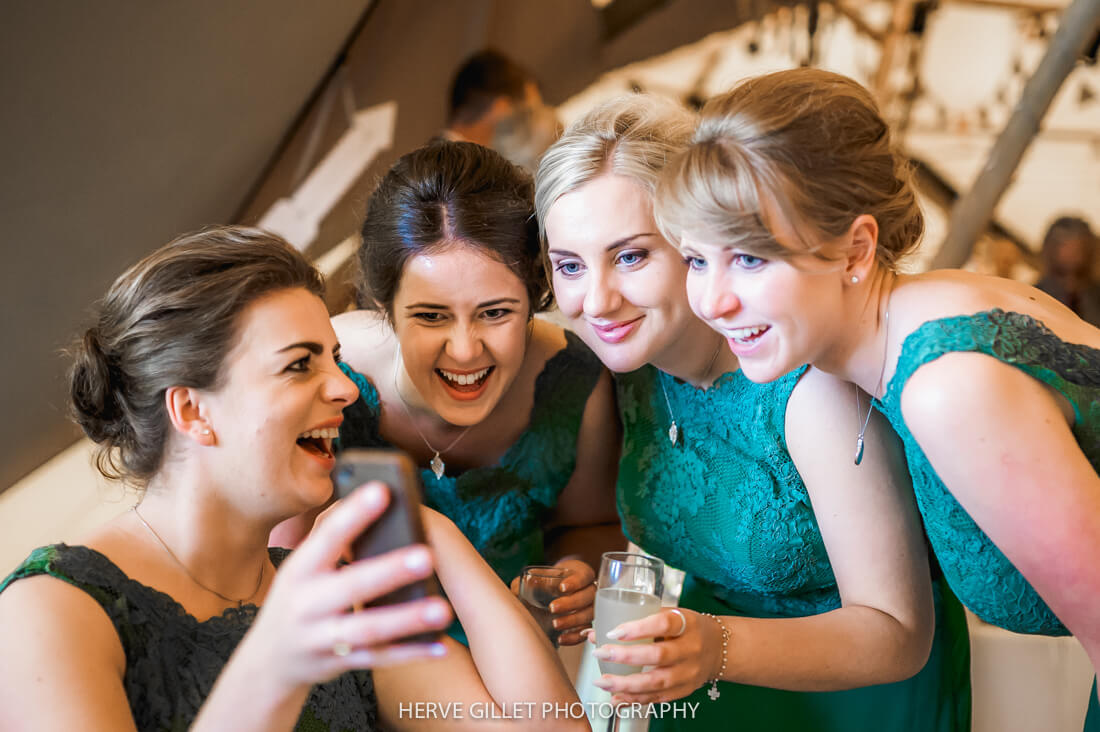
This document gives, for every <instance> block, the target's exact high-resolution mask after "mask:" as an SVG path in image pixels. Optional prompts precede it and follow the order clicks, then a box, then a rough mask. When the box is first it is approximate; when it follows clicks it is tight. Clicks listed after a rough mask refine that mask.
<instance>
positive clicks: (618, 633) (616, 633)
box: [607, 628, 626, 640]
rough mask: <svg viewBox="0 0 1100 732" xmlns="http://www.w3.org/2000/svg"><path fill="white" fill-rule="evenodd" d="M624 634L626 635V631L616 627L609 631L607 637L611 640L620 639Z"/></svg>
mask: <svg viewBox="0 0 1100 732" xmlns="http://www.w3.org/2000/svg"><path fill="white" fill-rule="evenodd" d="M624 635H626V633H624V632H623V631H622V630H621V629H619V628H615V629H614V630H609V631H607V637H608V638H610V639H611V640H619V639H620V638H622V637H623V636H624Z"/></svg>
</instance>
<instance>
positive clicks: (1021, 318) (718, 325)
mask: <svg viewBox="0 0 1100 732" xmlns="http://www.w3.org/2000/svg"><path fill="white" fill-rule="evenodd" d="M657 217H658V220H659V222H660V223H661V224H662V226H663V228H664V230H665V231H666V233H667V234H668V235H669V236H670V238H671V241H673V242H675V243H676V245H677V247H678V248H679V249H680V251H681V253H682V254H683V255H684V257H685V258H686V259H687V261H688V262H689V265H690V273H689V274H688V276H687V289H688V296H689V299H690V300H691V305H692V309H693V310H694V311H695V313H696V314H698V315H699V316H700V317H701V318H702V319H703V320H705V321H707V323H708V324H709V325H710V326H711V327H712V328H714V329H715V330H717V331H719V332H720V333H722V334H723V335H724V336H725V337H726V339H727V342H728V343H729V346H730V348H731V349H732V350H733V352H734V353H735V354H737V356H738V357H739V359H740V362H741V365H742V368H743V369H744V371H745V374H746V376H748V377H749V378H751V379H752V380H754V381H757V382H769V381H773V380H775V379H779V378H781V377H783V375H784V374H786V373H788V372H789V371H791V369H795V368H798V367H800V366H801V365H802V364H805V363H810V364H812V365H813V366H815V367H817V368H819V369H821V370H822V371H825V372H828V373H831V374H834V375H836V376H838V377H840V378H841V379H844V380H846V381H849V382H852V383H853V384H854V385H855V386H853V387H852V399H853V405H854V406H858V408H859V410H860V412H859V414H858V415H854V416H853V417H852V419H851V422H850V423H849V424H848V425H845V424H843V423H841V424H838V425H836V429H837V430H847V431H848V432H849V434H850V440H851V450H852V455H853V457H854V459H855V460H857V461H858V459H859V455H860V454H861V453H860V451H861V448H862V442H863V440H862V438H863V431H862V424H863V421H864V419H865V416H864V415H865V414H867V413H868V410H870V409H872V408H873V407H872V405H871V404H868V403H867V401H866V400H865V399H864V400H861V397H860V391H859V389H862V390H863V391H865V392H867V393H868V394H870V395H871V396H872V397H874V402H873V404H874V407H875V408H877V409H879V410H880V411H881V412H882V413H883V414H885V415H886V417H887V418H888V419H889V420H890V422H891V423H892V424H893V426H894V428H895V429H896V430H897V432H898V434H899V436H900V437H901V438H902V440H903V442H904V443H905V449H906V456H907V458H908V464H909V471H910V474H911V475H912V479H913V488H914V491H915V492H916V497H917V504H918V506H919V508H920V511H921V515H922V517H923V519H924V526H925V529H926V531H927V534H928V538H929V540H930V542H931V545H932V548H933V550H934V551H935V554H936V557H937V558H938V560H939V565H940V566H941V567H942V568H943V572H944V575H945V576H946V577H947V580H948V582H949V583H950V585H951V588H952V590H954V592H955V594H956V595H958V597H959V599H960V600H961V601H962V602H963V604H965V605H966V606H968V607H969V608H970V609H971V610H973V611H974V613H975V614H976V615H978V616H979V617H981V618H982V619H984V620H986V621H987V622H989V623H992V624H994V625H999V626H1001V627H1003V628H1007V629H1009V630H1013V631H1016V632H1020V633H1038V634H1047V635H1066V634H1068V633H1073V634H1074V635H1075V636H1077V638H1078V640H1080V642H1081V644H1082V645H1083V646H1084V648H1085V651H1086V652H1087V653H1088V655H1089V657H1090V659H1091V660H1092V663H1093V666H1094V667H1096V666H1097V665H1100V613H1097V612H1096V608H1097V606H1098V603H1100V564H1098V563H1097V562H1096V557H1097V556H1100V476H1098V474H1097V471H1098V468H1100V331H1098V330H1097V329H1096V328H1094V327H1092V326H1090V325H1089V324H1088V323H1086V322H1084V321H1082V320H1081V319H1080V318H1078V317H1077V316H1076V315H1074V314H1073V313H1072V312H1071V311H1070V310H1069V309H1068V308H1067V307H1065V306H1064V305H1063V304H1061V303H1059V302H1058V301H1056V300H1055V299H1054V298H1052V297H1050V296H1049V295H1046V294H1044V293H1043V292H1041V291H1039V290H1037V289H1035V288H1033V287H1029V286H1027V285H1024V284H1022V283H1018V282H1014V281H1011V280H1005V279H1000V278H994V277H984V276H981V275H976V274H972V273H967V272H961V271H949V270H945V271H933V272H926V273H922V274H916V275H906V274H901V273H899V272H898V270H897V263H898V261H899V260H900V259H901V258H902V257H903V256H904V255H905V254H906V253H908V252H910V251H912V250H913V249H914V248H915V247H916V246H917V245H918V243H919V242H920V237H921V234H922V231H923V221H922V217H921V213H920V209H919V208H918V206H917V201H916V198H915V195H914V193H913V188H912V185H911V184H910V180H909V172H908V167H907V164H906V162H905V160H904V158H903V157H902V156H901V155H900V154H899V153H898V152H897V150H896V149H895V148H894V146H893V144H892V142H891V137H890V130H889V128H888V127H887V125H886V123H885V122H884V121H883V120H882V118H881V116H880V115H879V113H878V110H877V108H876V107H875V104H874V101H873V100H872V98H871V95H870V94H869V93H868V92H867V90H866V89H864V88H863V87H861V86H860V85H859V84H857V83H856V82H854V81H852V80H851V79H848V78H845V77H843V76H839V75H837V74H832V73H829V72H826V71H820V70H814V69H798V70H793V71H783V72H778V73H774V74H768V75H765V76H761V77H758V78H754V79H750V80H749V81H747V82H745V83H743V84H741V85H740V86H738V87H736V88H735V89H734V90H733V91H731V92H729V93H727V94H724V95H722V96H719V97H717V98H715V99H713V100H711V102H709V103H708V105H707V106H706V108H705V109H704V110H703V113H702V119H701V122H700V124H699V127H698V129H697V130H696V133H695V136H694V139H693V141H692V144H691V145H690V147H689V148H688V149H687V150H686V152H684V153H683V154H681V155H680V156H679V157H678V158H677V159H676V160H674V161H673V162H672V163H671V164H670V166H669V168H668V169H667V171H666V175H665V177H664V178H663V180H662V183H661V186H660V188H659V190H658V196H657ZM1095 696H1096V695H1095V693H1094V694H1093V699H1092V700H1091V701H1092V704H1093V711H1092V719H1093V720H1094V722H1093V723H1094V724H1097V725H1100V716H1098V715H1097V714H1096V710H1095V705H1096V703H1097V700H1096V698H1095Z"/></svg>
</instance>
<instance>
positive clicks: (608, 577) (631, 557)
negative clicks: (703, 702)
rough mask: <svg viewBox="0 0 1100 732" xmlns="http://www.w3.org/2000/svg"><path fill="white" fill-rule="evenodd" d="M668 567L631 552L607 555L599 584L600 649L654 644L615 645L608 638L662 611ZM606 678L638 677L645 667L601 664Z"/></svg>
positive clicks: (628, 642)
mask: <svg viewBox="0 0 1100 732" xmlns="http://www.w3.org/2000/svg"><path fill="white" fill-rule="evenodd" d="M664 568H665V564H664V562H662V561H661V560H660V559H657V558H656V557H650V556H646V555H645V554H631V553H629V552H607V553H605V554H604V555H603V560H602V561H601V562H600V574H599V577H598V578H597V580H596V608H595V611H596V618H595V622H594V623H593V625H594V629H595V631H596V646H597V647H599V646H602V645H604V644H605V643H618V644H619V645H628V646H633V645H638V644H640V643H652V642H653V639H652V638H645V639H641V640H633V641H612V640H609V639H608V637H607V634H608V633H609V632H610V631H611V630H614V629H615V628H616V627H618V626H619V625H622V624H623V623H626V622H629V621H631V620H640V619H642V618H644V617H647V616H649V615H652V614H653V613H655V612H657V611H658V610H660V609H661V593H662V585H661V583H662V576H663V574H664ZM599 663H600V671H601V672H603V673H605V674H616V675H625V674H636V673H638V672H639V671H641V670H642V667H641V666H633V665H628V664H623V663H611V662H610V661H603V660H601V661H600V662H599Z"/></svg>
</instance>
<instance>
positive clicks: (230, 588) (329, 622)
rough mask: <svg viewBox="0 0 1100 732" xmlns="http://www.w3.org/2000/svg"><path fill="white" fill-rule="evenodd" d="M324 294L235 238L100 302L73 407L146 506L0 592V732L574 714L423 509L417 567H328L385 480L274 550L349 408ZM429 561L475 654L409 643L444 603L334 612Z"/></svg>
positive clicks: (134, 280) (439, 521)
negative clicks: (458, 711) (437, 707)
mask: <svg viewBox="0 0 1100 732" xmlns="http://www.w3.org/2000/svg"><path fill="white" fill-rule="evenodd" d="M321 293H322V282H321V277H320V275H319V274H318V273H317V272H316V270H314V269H313V267H312V266H310V264H309V263H308V262H307V261H306V260H305V259H303V258H302V256H301V255H300V254H299V253H298V252H297V251H295V250H294V249H293V248H292V247H291V246H289V245H288V244H287V243H286V242H284V241H282V240H281V239H278V238H276V237H273V236H271V235H268V234H265V233H264V232H261V231H259V230H256V229H246V228H215V229H209V230H206V231H202V232H199V233H196V234H191V235H187V236H184V237H181V238H179V239H177V240H175V241H173V242H172V243H170V244H168V245H167V246H165V247H163V248H161V249H159V250H157V251H156V252H154V253H153V254H151V255H149V256H148V257H146V258H145V259H143V260H142V261H140V262H138V263H137V264H136V265H134V266H133V267H132V268H130V269H129V270H128V271H127V272H126V273H125V274H123V275H122V276H121V277H120V278H119V279H118V280H117V281H116V282H115V283H114V285H113V286H112V287H111V289H110V291H109V292H108V293H107V296H106V298H105V299H104V300H103V302H102V303H101V305H100V307H99V313H98V318H97V321H96V323H95V325H94V326H93V327H91V328H89V329H88V330H87V331H86V332H85V333H84V335H83V338H82V339H81V341H80V343H79V344H78V345H77V346H76V347H75V349H74V351H75V354H74V355H75V364H74V366H73V369H72V373H71V391H72V406H73V411H74V414H75V417H76V420H77V421H78V422H79V423H80V425H81V427H83V429H84V432H85V434H87V436H88V437H89V438H90V439H91V440H92V441H94V442H95V443H97V444H98V446H99V460H98V463H99V467H100V469H101V471H102V472H103V473H104V474H105V475H107V476H109V477H115V478H123V479H125V480H127V481H128V482H129V483H131V484H133V485H135V486H137V487H140V488H141V489H142V492H141V501H140V503H139V504H138V505H137V506H136V507H135V508H134V509H133V510H132V511H129V512H126V513H124V514H123V515H122V516H120V517H118V518H117V519H115V520H113V521H111V522H110V523H108V524H106V525H105V526H102V527H100V528H98V529H96V530H94V531H93V532H91V534H90V535H88V536H87V537H86V538H85V539H84V540H83V541H82V543H81V544H79V545H68V544H54V545H51V546H46V547H41V548H39V549H36V550H35V551H34V552H33V553H32V554H31V556H30V557H29V558H28V559H27V560H25V561H24V562H23V564H22V565H20V567H19V568H17V569H16V571H15V572H14V573H13V574H11V575H10V576H9V577H8V578H7V579H6V580H4V581H3V583H2V584H0V647H2V648H3V649H4V663H3V664H2V665H0V727H2V728H4V729H80V730H130V729H141V730H166V729H195V730H205V729H218V730H226V729H233V730H278V729H291V728H300V729H308V730H347V729H355V730H372V729H378V728H380V727H381V726H383V725H384V726H385V727H386V728H387V729H391V728H393V729H407V728H411V727H416V726H417V725H418V724H420V722H419V720H418V718H417V717H416V715H414V714H411V713H410V712H409V711H408V710H409V709H410V708H413V707H415V705H417V704H418V703H421V702H428V701H430V702H436V703H440V704H443V705H446V704H448V703H454V704H460V705H464V706H465V707H470V706H471V705H474V704H477V705H481V708H483V709H484V710H485V711H486V714H495V715H497V716H496V717H494V718H499V715H500V714H502V713H503V712H504V710H505V709H511V708H513V705H514V703H516V702H531V701H539V702H546V703H553V704H564V703H567V702H569V701H575V700H576V695H575V694H574V693H573V690H572V688H571V687H570V685H569V681H568V679H567V678H566V677H565V674H564V673H563V672H562V670H561V667H560V664H559V662H558V660H557V657H556V655H555V654H554V652H553V650H552V648H551V647H550V645H549V643H547V641H546V639H545V637H543V636H542V634H541V632H540V631H539V629H538V627H537V625H535V623H534V622H533V620H532V619H531V618H530V616H529V615H528V614H527V613H526V612H525V611H524V609H523V608H522V607H521V606H520V605H519V603H518V602H517V601H516V600H515V598H514V597H512V595H511V593H509V592H508V590H507V589H506V588H504V587H503V586H502V585H501V584H500V582H499V580H497V578H496V576H495V575H494V574H493V573H492V571H491V570H490V569H489V568H488V566H486V565H485V563H484V562H483V561H482V560H481V558H480V557H478V555H477V553H476V552H475V551H474V549H473V547H471V546H470V544H469V542H467V541H466V540H465V539H464V538H463V537H462V535H461V534H460V533H459V532H458V530H457V529H456V528H455V526H454V524H452V523H451V522H450V521H448V520H446V519H445V518H444V517H442V516H440V515H439V514H437V513H435V512H432V511H425V512H424V521H425V524H426V529H427V534H428V541H429V544H430V548H431V551H429V547H426V546H424V545H413V546H408V547H404V548H402V549H398V550H395V551H393V552H390V553H387V554H384V555H381V556H379V557H375V558H371V559H366V560H361V561H356V562H352V563H350V564H347V565H344V564H343V563H342V562H341V557H342V556H344V555H345V554H346V553H347V552H348V549H349V546H350V544H351V542H352V540H354V539H355V538H356V537H357V536H358V535H359V534H360V533H361V532H362V530H363V529H364V528H366V527H367V526H368V525H370V524H371V522H372V521H374V520H375V519H377V518H378V517H379V515H381V513H382V511H383V510H384V509H385V507H386V503H387V501H388V493H387V491H386V489H385V486H383V485H381V484H378V483H371V484H368V485H367V486H365V487H362V488H361V489H359V490H358V491H356V492H355V493H353V494H352V495H351V496H349V497H348V498H347V499H345V500H343V501H340V502H339V503H338V504H337V505H336V506H335V507H334V508H333V509H332V511H331V514H330V515H329V517H328V518H327V519H326V520H325V521H323V522H321V524H320V526H318V527H317V529H316V530H315V531H314V532H313V533H312V534H311V535H310V536H309V537H308V538H306V539H305V540H304V541H303V542H302V544H301V546H300V547H299V548H298V549H297V550H295V552H294V553H293V554H290V555H289V556H288V552H287V551H286V550H284V549H270V550H269V549H268V547H267V540H268V535H269V534H270V532H271V530H272V528H273V527H274V526H275V525H276V524H278V523H279V522H280V521H283V520H285V519H287V518H289V517H291V516H294V515H296V514H300V513H301V512H303V511H306V510H308V509H311V508H314V507H316V506H319V505H321V504H323V503H325V502H326V501H327V500H328V499H329V496H330V495H331V493H332V481H331V479H330V478H329V473H330V471H331V470H332V468H333V464H334V458H333V455H332V440H333V437H334V435H335V433H336V431H337V428H338V427H339V425H340V423H341V422H342V421H343V415H342V413H343V410H344V408H345V407H346V406H347V405H348V404H350V403H351V402H352V401H353V400H354V399H355V398H356V395H357V392H356V389H355V385H354V384H353V383H352V382H351V381H350V380H349V379H348V378H347V377H346V376H344V374H343V373H342V372H341V371H340V369H339V366H338V362H339V350H340V346H339V343H338V342H337V340H336V335H335V333H334V332H333V330H332V326H331V324H330V323H329V318H328V312H327V310H326V309H325V305H324V303H323V302H322V300H321V297H320V296H321ZM433 565H434V566H435V570H436V573H437V575H438V577H439V579H440V581H441V584H442V585H443V587H444V589H445V591H446V593H447V597H448V599H449V600H450V603H451V606H453V609H454V611H455V614H456V615H457V616H458V617H459V618H460V619H461V620H462V622H463V623H464V625H465V627H466V629H467V632H468V633H469V634H470V637H471V639H473V640H474V643H473V646H474V648H475V650H474V653H473V654H472V655H471V652H470V651H468V650H467V649H466V648H464V647H462V646H460V645H458V644H456V643H454V642H453V641H451V640H450V639H442V640H441V641H439V642H435V643H410V642H405V641H402V639H403V638H406V637H407V636H410V635H413V634H417V633H422V632H432V631H435V632H438V631H439V630H440V629H442V628H444V627H446V625H447V624H448V622H449V621H450V619H451V608H450V607H448V605H447V603H446V602H444V601H443V600H442V599H440V598H427V599H424V600H418V601H414V602H410V603H405V604H401V605H389V606H381V607H373V608H369V609H365V610H358V611H355V612H350V611H349V610H348V608H351V607H361V606H363V605H365V604H367V603H369V602H370V601H371V600H373V599H375V598H378V597H381V596H383V595H385V594H387V593H389V592H390V591H392V590H393V589H395V588H397V587H400V586H402V585H405V584H408V583H410V582H412V581H414V580H417V579H420V578H423V577H426V576H428V575H430V574H431V572H432V569H433ZM496 649H500V650H496ZM516 658H522V659H523V663H519V664H517V663H516V662H515V659H516ZM569 724H571V723H570V721H569V720H563V719H546V720H542V719H541V718H535V719H524V720H522V721H521V720H516V721H514V722H512V725H513V726H514V727H516V728H521V729H529V728H531V727H532V725H534V726H543V727H546V728H553V729H559V728H561V727H562V726H563V725H569ZM574 726H576V725H574Z"/></svg>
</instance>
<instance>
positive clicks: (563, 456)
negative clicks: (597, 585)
mask: <svg viewBox="0 0 1100 732" xmlns="http://www.w3.org/2000/svg"><path fill="white" fill-rule="evenodd" d="M565 335H566V346H565V348H563V349H562V350H560V351H558V352H557V353H556V354H555V355H554V356H552V357H551V358H550V359H549V360H548V361H547V362H546V366H545V367H543V370H542V372H541V373H540V374H539V375H538V378H537V379H536V381H535V397H534V405H533V406H532V408H531V419H530V421H529V422H528V427H527V429H526V430H525V431H524V432H523V434H522V435H520V437H519V439H518V440H516V442H515V443H514V444H513V445H512V446H511V447H510V448H508V451H507V452H506V453H505V454H504V456H503V457H501V459H500V461H499V462H498V463H497V464H495V465H489V466H485V467H480V468H471V469H470V470H467V471H465V472H463V473H461V474H459V475H457V476H456V475H446V474H444V475H443V477H442V478H436V477H435V474H434V473H432V471H431V470H429V469H427V468H424V469H422V470H421V473H420V475H421V479H422V482H423V487H424V502H425V503H426V504H427V505H428V506H430V507H431V508H434V509H435V510H437V511H439V512H440V513H442V514H444V515H445V516H447V517H448V518H450V519H451V520H452V521H454V522H455V524H456V525H457V526H458V528H459V529H460V530H461V531H462V533H463V534H465V535H466V538H467V539H469V540H470V543H471V544H473V545H474V547H476V548H477V550H478V552H479V553H480V554H481V556H482V557H484V558H485V561H487V562H488V563H489V566H491V567H492V568H493V570H494V571H495V572H496V573H497V574H498V575H499V576H500V578H501V579H502V580H504V581H505V582H506V583H507V582H511V581H512V579H513V578H515V577H517V576H518V575H519V573H520V570H521V569H523V567H524V565H527V564H539V563H541V562H543V561H544V559H545V557H544V554H543V526H544V525H545V523H546V519H547V517H548V516H549V514H550V512H551V510H552V509H553V508H554V506H555V505H556V504H557V502H558V496H559V495H561V492H562V489H563V488H565V485H566V484H567V483H568V482H569V478H570V477H571V476H572V475H573V469H574V467H575V466H576V462H577V435H578V433H579V431H580V424H581V416H582V415H583V414H584V407H585V404H586V403H587V401H588V396H589V395H590V394H591V393H592V389H593V388H594V387H595V386H596V381H597V380H598V379H599V376H600V372H601V370H602V368H603V367H602V366H601V364H600V362H599V361H598V360H597V359H596V357H595V355H593V353H592V352H591V351H590V350H589V349H588V347H587V346H585V345H584V344H583V343H582V342H581V341H580V339H579V338H577V337H576V336H575V335H574V334H572V333H566V334H565ZM341 368H342V369H344V373H346V374H347V375H348V376H349V377H351V379H352V380H353V381H355V383H356V385H357V386H358V387H359V396H360V398H359V399H358V400H357V401H356V402H355V403H354V404H352V405H351V406H349V407H348V408H347V409H345V410H344V418H345V419H344V423H343V425H342V426H341V427H340V445H339V446H340V448H341V449H343V448H349V447H392V445H391V444H390V443H388V442H386V440H384V439H383V438H382V436H381V435H380V434H379V432H378V424H379V420H380V418H381V414H382V409H381V404H380V402H379V397H378V390H377V389H376V388H375V387H374V384H372V383H371V382H370V380H369V379H367V378H366V377H365V376H364V375H363V374H360V373H358V372H356V371H354V370H353V369H351V368H350V367H348V366H347V365H346V364H341Z"/></svg>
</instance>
